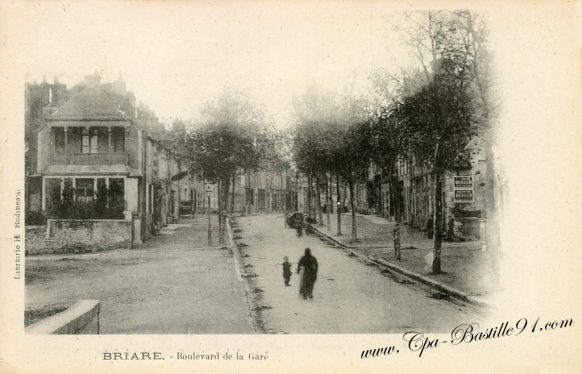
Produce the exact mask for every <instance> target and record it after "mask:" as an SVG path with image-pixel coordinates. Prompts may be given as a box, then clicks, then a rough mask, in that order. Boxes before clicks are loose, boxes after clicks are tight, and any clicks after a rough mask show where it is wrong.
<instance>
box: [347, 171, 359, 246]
mask: <svg viewBox="0 0 582 374" xmlns="http://www.w3.org/2000/svg"><path fill="white" fill-rule="evenodd" d="M348 183H349V185H350V205H351V208H352V241H354V242H356V241H358V228H357V225H356V202H355V201H354V181H353V180H352V179H351V178H350V180H349V182H348Z"/></svg>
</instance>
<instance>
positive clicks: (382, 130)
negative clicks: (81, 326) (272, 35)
mask: <svg viewBox="0 0 582 374" xmlns="http://www.w3.org/2000/svg"><path fill="white" fill-rule="evenodd" d="M396 31H397V32H398V34H399V35H400V36H401V37H402V40H403V41H404V42H405V44H406V45H407V47H408V48H409V50H410V52H411V55H412V56H413V57H414V59H415V61H417V64H416V66H411V67H409V68H407V69H404V70H401V72H400V73H399V74H389V73H387V72H385V71H383V70H377V71H375V72H374V73H373V74H372V75H371V76H370V77H369V83H370V85H369V86H370V87H371V89H370V90H368V91H367V92H365V93H356V90H355V89H354V88H353V87H355V82H354V84H352V85H351V87H352V88H351V89H350V90H348V91H346V92H344V93H343V94H334V93H329V92H323V91H322V90H321V89H319V88H317V87H316V86H315V85H312V86H311V87H310V88H308V89H307V90H306V91H305V92H304V94H303V95H302V96H301V97H299V98H297V99H296V100H295V102H294V109H295V117H296V120H295V126H294V127H293V129H292V131H291V133H288V132H286V131H283V130H277V129H275V128H274V127H273V126H272V125H269V121H267V120H266V119H265V118H264V115H263V114H262V113H261V111H259V110H258V109H257V107H256V106H255V105H253V104H251V103H250V102H249V100H247V99H246V98H245V97H244V96H243V95H241V94H238V93H234V92H232V91H225V92H224V93H222V94H221V95H218V96H217V97H216V98H215V99H214V100H211V101H210V102H208V103H207V104H206V106H205V108H204V110H203V111H202V120H201V121H199V123H196V124H195V126H194V127H193V128H192V129H191V130H190V131H188V132H187V133H186V134H185V135H184V137H183V138H181V139H179V140H178V141H177V144H176V148H177V150H178V154H179V155H180V156H181V158H182V160H183V161H184V162H185V163H186V164H187V165H188V166H189V168H190V171H191V173H192V174H195V175H198V176H200V177H202V178H204V179H206V180H210V181H216V182H217V183H218V189H219V199H218V205H219V209H218V210H219V222H220V224H219V240H220V243H221V244H222V243H224V232H225V215H226V213H227V211H228V207H229V204H228V202H229V196H228V195H229V194H228V192H229V191H230V189H231V184H233V183H235V181H236V178H235V177H236V173H237V172H250V171H255V170H258V169H261V168H262V169H263V170H266V171H267V174H270V175H272V176H273V177H274V175H275V173H276V172H277V171H280V170H281V169H283V168H287V167H288V166H290V162H291V164H294V167H295V168H296V169H297V170H299V171H301V172H302V173H304V174H305V175H306V176H307V178H308V186H309V188H308V189H307V199H308V209H309V217H310V218H311V219H312V220H314V221H315V220H316V217H317V218H318V219H319V222H320V223H322V222H323V217H322V215H323V214H322V209H321V204H319V203H317V204H314V201H321V194H322V191H321V188H322V186H323V188H324V190H325V191H324V193H325V201H326V209H325V211H326V215H327V226H328V229H330V227H331V222H330V211H331V205H330V204H331V200H330V196H331V195H332V190H333V188H334V181H335V189H336V193H337V196H338V197H339V196H340V184H341V183H340V182H343V184H344V186H345V185H346V184H347V186H348V188H349V191H350V194H349V195H350V206H351V214H352V233H351V235H352V240H358V233H357V226H356V206H355V201H354V197H355V193H354V186H355V184H356V183H357V182H358V181H361V180H365V178H366V177H367V169H368V166H369V165H370V163H372V162H373V163H374V164H375V165H377V166H378V167H379V168H380V169H381V170H382V174H383V175H384V176H387V180H388V184H389V187H390V188H389V190H390V194H391V197H392V199H391V201H393V202H394V205H396V206H395V207H394V208H395V218H396V224H395V229H394V231H393V236H394V255H395V258H396V259H400V258H401V252H400V227H399V225H400V219H401V216H402V214H401V213H402V209H403V207H401V206H400V205H401V202H400V198H398V196H400V193H401V191H399V188H400V187H399V183H398V180H397V169H396V164H397V162H398V161H399V160H403V159H412V158H414V160H415V162H416V163H417V164H421V165H424V166H425V167H428V168H429V169H430V170H432V177H433V180H434V181H435V183H434V201H435V205H436V206H435V209H434V217H433V224H434V233H435V235H434V249H433V251H434V260H433V264H432V271H433V273H437V274H438V273H440V272H441V238H442V233H443V230H444V227H443V217H442V212H443V209H442V208H443V207H442V198H441V196H442V192H443V191H442V181H443V178H444V174H445V173H446V172H447V171H453V172H454V171H457V170H460V169H467V168H468V159H469V149H468V144H469V142H470V141H471V140H472V139H474V138H476V137H478V138H479V139H480V141H481V144H483V145H484V148H485V154H486V159H487V182H486V183H487V184H488V188H487V196H486V199H485V206H486V212H485V215H486V217H487V219H488V230H487V242H488V246H489V247H490V248H497V231H498V229H497V220H496V217H495V215H494V214H493V209H494V206H495V202H494V193H493V191H494V188H493V182H494V175H495V173H494V170H493V153H492V146H493V135H492V126H491V124H492V122H493V121H494V118H493V113H495V111H494V105H493V100H492V99H491V95H490V92H489V91H490V90H489V87H490V86H491V78H490V74H489V63H488V61H489V60H488V55H487V50H486V41H487V32H486V28H485V26H484V22H483V20H482V19H481V18H480V17H478V16H476V15H474V14H472V13H470V12H468V11H455V12H449V11H427V12H414V13H410V14H407V15H406V16H405V20H404V21H403V22H402V26H400V27H398V28H397V30H396ZM388 47H389V46H388ZM290 154H292V156H290ZM271 179H272V178H271ZM270 182H271V183H270V185H271V186H272V182H273V181H272V180H271V181H270ZM313 185H314V186H315V191H313V189H312V186H313ZM232 190H233V191H234V188H233V189H232ZM344 196H345V194H344ZM269 201H270V200H269ZM338 203H339V201H338ZM269 205H270V202H269ZM233 206H234V194H233V196H231V198H230V210H231V211H232V210H233ZM338 208H339V206H338ZM336 212H337V234H338V235H342V233H341V210H340V209H336Z"/></svg>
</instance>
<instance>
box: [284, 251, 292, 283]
mask: <svg viewBox="0 0 582 374" xmlns="http://www.w3.org/2000/svg"><path fill="white" fill-rule="evenodd" d="M283 279H284V280H285V287H289V286H291V285H290V284H289V281H290V280H291V263H290V262H289V258H288V257H287V256H285V257H283Z"/></svg>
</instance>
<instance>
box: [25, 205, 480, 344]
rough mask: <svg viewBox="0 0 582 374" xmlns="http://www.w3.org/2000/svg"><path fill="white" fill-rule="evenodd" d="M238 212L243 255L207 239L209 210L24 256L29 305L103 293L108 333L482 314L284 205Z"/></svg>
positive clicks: (377, 325)
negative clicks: (388, 267)
mask: <svg viewBox="0 0 582 374" xmlns="http://www.w3.org/2000/svg"><path fill="white" fill-rule="evenodd" d="M214 219H216V217H214ZM236 221H238V223H235V224H234V225H235V226H234V230H233V231H236V232H234V233H233V234H235V235H237V237H239V239H237V243H239V247H240V249H239V250H240V257H239V258H238V260H237V257H235V256H234V254H235V253H234V252H233V251H232V250H229V249H222V248H221V247H218V246H214V247H210V248H208V247H207V242H206V236H205V235H204V234H205V230H206V227H207V226H206V222H207V221H206V217H204V216H200V217H197V218H196V219H195V220H192V219H187V220H182V223H181V224H179V225H170V227H169V229H166V230H164V232H163V234H162V235H159V236H156V237H154V238H153V239H152V241H151V242H150V243H149V245H148V247H147V248H144V249H129V250H128V249H125V250H115V251H110V252H103V253H97V254H87V255H53V256H32V257H28V258H27V260H26V272H27V276H26V279H27V282H26V305H27V308H28V309H30V310H41V311H42V310H43V309H51V308H52V309H58V308H63V307H66V306H68V305H71V304H72V303H74V302H75V301H76V300H80V299H97V300H100V302H101V314H100V325H101V333H102V334H117V333H173V334H182V333H183V334H186V333H194V334H196V333H253V332H258V333H261V332H267V333H397V332H404V331H407V330H410V329H420V330H421V331H423V332H446V331H450V329H451V328H452V327H454V326H456V325H457V324H459V323H463V322H474V321H476V318H478V317H477V316H476V315H475V313H474V309H473V308H471V307H469V306H467V305H464V304H460V303H456V302H451V301H447V300H438V299H435V298H433V297H431V296H433V295H434V294H435V293H436V291H434V290H431V289H427V288H423V287H421V286H419V285H418V284H413V283H411V282H408V281H405V280H403V279H400V278H394V277H390V276H388V275H385V274H383V273H382V272H381V271H380V270H379V269H377V268H375V267H372V266H367V265H366V264H364V263H362V262H360V261H359V260H358V259H357V258H355V257H350V256H349V255H348V254H347V253H346V252H344V251H343V250H340V249H338V248H333V247H331V246H329V245H328V244H326V243H325V242H322V241H320V240H319V239H318V238H317V237H314V236H309V235H307V234H304V235H303V236H302V237H298V236H297V232H296V231H295V230H293V229H288V228H285V227H284V223H283V216H282V215H281V214H272V215H257V216H246V217H239V218H237V219H236ZM214 227H216V222H215V223H214ZM214 235H215V240H216V239H217V237H216V233H215V234H214ZM215 243H216V242H215ZM242 243H244V244H242ZM245 245H247V246H245ZM306 247H309V248H311V249H312V252H313V254H314V256H315V257H316V258H317V259H318V261H319V264H320V268H319V274H318V280H317V282H316V283H315V291H314V299H313V300H310V301H306V300H303V299H301V298H300V297H299V294H298V284H299V279H298V278H297V275H296V274H295V271H296V263H297V261H298V260H299V258H300V257H301V255H302V254H303V251H304V249H305V248H306ZM283 256H289V258H290V261H291V262H292V263H293V272H294V275H293V277H292V279H291V284H292V286H291V287H285V286H284V284H283V278H282V268H281V262H282V259H283ZM241 274H242V277H241ZM243 279H244V281H245V282H247V283H246V289H247V292H245V284H244V283H243Z"/></svg>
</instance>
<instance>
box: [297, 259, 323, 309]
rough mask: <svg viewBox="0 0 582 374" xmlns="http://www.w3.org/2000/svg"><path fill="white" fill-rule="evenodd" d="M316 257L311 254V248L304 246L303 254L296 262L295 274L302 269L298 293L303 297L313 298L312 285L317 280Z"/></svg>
mask: <svg viewBox="0 0 582 374" xmlns="http://www.w3.org/2000/svg"><path fill="white" fill-rule="evenodd" d="M318 267H319V265H318V263H317V259H316V258H315V257H313V256H312V255H311V249H309V248H305V255H303V257H301V259H300V260H299V263H298V264H297V274H299V272H300V271H301V270H302V271H303V272H302V275H301V283H300V285H299V293H300V294H301V296H303V298H304V299H313V285H314V284H315V281H316V280H317V269H318Z"/></svg>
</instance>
